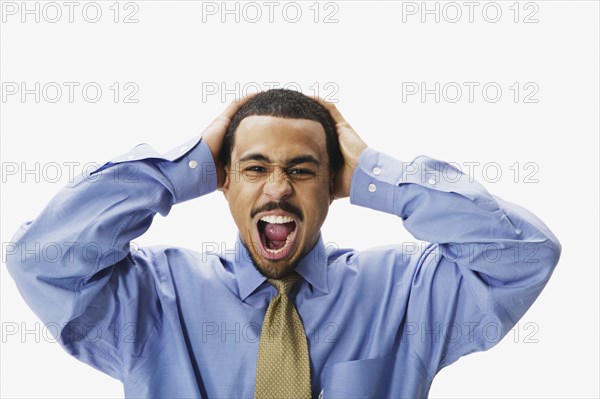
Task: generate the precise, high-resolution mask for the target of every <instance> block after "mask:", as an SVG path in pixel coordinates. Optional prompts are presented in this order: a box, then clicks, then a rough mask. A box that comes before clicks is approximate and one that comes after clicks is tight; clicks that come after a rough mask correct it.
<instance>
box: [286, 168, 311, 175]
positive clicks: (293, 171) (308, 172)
mask: <svg viewBox="0 0 600 399" xmlns="http://www.w3.org/2000/svg"><path fill="white" fill-rule="evenodd" d="M288 174H289V175H290V176H294V177H310V176H313V175H314V172H313V171H312V170H310V169H303V168H293V169H290V170H289V171H288Z"/></svg>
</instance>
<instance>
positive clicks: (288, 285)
mask: <svg viewBox="0 0 600 399" xmlns="http://www.w3.org/2000/svg"><path fill="white" fill-rule="evenodd" d="M299 278H300V275H299V274H298V273H296V272H294V273H292V274H290V275H287V276H285V277H282V278H278V279H274V278H270V279H268V280H267V281H268V282H269V284H271V285H272V286H273V287H275V288H276V289H277V292H278V293H279V294H281V295H287V294H289V292H290V290H291V289H292V287H293V286H294V284H296V282H297V281H298V279H299Z"/></svg>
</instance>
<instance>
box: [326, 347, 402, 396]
mask: <svg viewBox="0 0 600 399" xmlns="http://www.w3.org/2000/svg"><path fill="white" fill-rule="evenodd" d="M393 360H394V358H393V357H392V356H385V357H377V358H373V359H363V360H352V361H348V362H339V363H334V364H331V365H329V366H325V370H324V373H323V398H324V399H332V398H378V397H385V396H386V391H387V390H388V388H389V387H388V386H387V384H389V382H390V381H391V373H392V370H393V367H394V364H393Z"/></svg>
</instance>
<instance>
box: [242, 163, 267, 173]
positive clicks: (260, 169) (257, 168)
mask: <svg viewBox="0 0 600 399" xmlns="http://www.w3.org/2000/svg"><path fill="white" fill-rule="evenodd" d="M266 171H267V168H265V167H264V166H258V165H252V166H248V167H246V168H244V172H250V173H265V172H266Z"/></svg>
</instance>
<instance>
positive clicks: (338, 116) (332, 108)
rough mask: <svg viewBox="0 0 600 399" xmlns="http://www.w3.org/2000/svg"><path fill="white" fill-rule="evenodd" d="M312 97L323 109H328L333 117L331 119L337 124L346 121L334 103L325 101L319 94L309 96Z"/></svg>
mask: <svg viewBox="0 0 600 399" xmlns="http://www.w3.org/2000/svg"><path fill="white" fill-rule="evenodd" d="M309 97H311V98H312V99H314V100H315V101H316V102H318V103H319V104H321V105H322V106H323V107H325V109H326V110H327V111H329V113H330V114H331V117H332V118H333V121H334V122H335V123H336V124H337V123H342V122H343V123H348V122H346V120H345V119H344V117H343V116H342V114H341V113H340V111H339V110H338V109H337V107H336V106H335V104H334V103H330V102H329V101H325V100H323V99H322V98H321V97H319V96H312V95H311V96H309Z"/></svg>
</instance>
